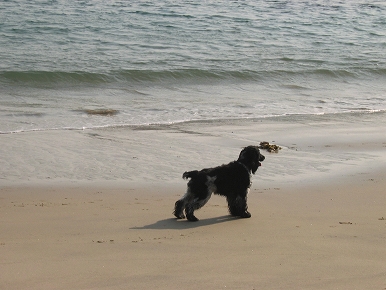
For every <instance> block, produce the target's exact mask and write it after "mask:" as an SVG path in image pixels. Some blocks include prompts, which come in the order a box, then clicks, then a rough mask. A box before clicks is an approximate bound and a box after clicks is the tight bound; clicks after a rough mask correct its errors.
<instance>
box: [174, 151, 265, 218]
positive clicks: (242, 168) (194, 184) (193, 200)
mask: <svg viewBox="0 0 386 290" xmlns="http://www.w3.org/2000/svg"><path fill="white" fill-rule="evenodd" d="M264 159H265V157H264V156H263V155H262V154H260V151H259V149H258V147H257V146H248V147H245V148H244V149H243V150H242V151H241V152H240V155H239V159H237V161H233V162H231V163H229V164H225V165H221V166H218V167H214V168H206V169H202V170H200V171H198V170H194V171H188V172H185V173H184V174H183V175H182V177H183V178H185V179H188V178H190V180H189V182H188V188H187V191H186V194H185V195H184V196H183V197H182V198H181V199H180V200H177V201H176V203H175V207H174V212H173V214H174V215H175V216H176V217H177V218H178V219H183V218H185V215H184V211H185V214H186V218H187V219H188V220H189V221H198V218H196V217H195V216H194V211H195V210H197V209H199V208H201V207H203V206H204V205H205V204H206V203H207V202H208V200H209V198H210V197H211V195H212V193H215V194H219V195H222V196H225V197H226V198H227V201H228V208H229V212H230V214H231V215H233V216H239V217H242V218H249V217H251V214H250V213H249V212H248V206H247V194H248V191H249V188H250V187H251V176H252V174H255V172H256V170H257V168H259V166H261V163H260V162H262V161H263V160H264Z"/></svg>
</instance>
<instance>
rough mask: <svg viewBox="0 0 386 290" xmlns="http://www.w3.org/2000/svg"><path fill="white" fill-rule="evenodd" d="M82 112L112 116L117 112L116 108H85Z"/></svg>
mask: <svg viewBox="0 0 386 290" xmlns="http://www.w3.org/2000/svg"><path fill="white" fill-rule="evenodd" d="M82 112H85V113H87V114H88V115H101V116H114V115H116V114H118V113H119V111H118V110H114V109H85V110H82Z"/></svg>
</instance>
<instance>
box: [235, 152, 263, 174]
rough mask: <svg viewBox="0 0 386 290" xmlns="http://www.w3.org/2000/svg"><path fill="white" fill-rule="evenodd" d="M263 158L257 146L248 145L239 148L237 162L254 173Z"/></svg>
mask: <svg viewBox="0 0 386 290" xmlns="http://www.w3.org/2000/svg"><path fill="white" fill-rule="evenodd" d="M264 159H265V157H264V155H263V154H260V150H259V148H258V147H257V146H248V147H245V148H244V149H243V150H241V152H240V155H239V159H238V160H237V161H238V162H241V163H243V164H244V165H245V166H246V167H247V168H248V169H249V170H251V172H252V173H253V174H255V172H256V170H257V168H259V166H261V163H260V162H263V161H264Z"/></svg>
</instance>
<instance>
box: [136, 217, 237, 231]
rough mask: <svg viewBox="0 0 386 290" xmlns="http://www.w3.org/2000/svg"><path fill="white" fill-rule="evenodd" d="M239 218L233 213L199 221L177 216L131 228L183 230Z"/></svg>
mask: <svg viewBox="0 0 386 290" xmlns="http://www.w3.org/2000/svg"><path fill="white" fill-rule="evenodd" d="M237 219H239V218H237V217H233V216H231V215H225V216H220V217H213V218H208V219H200V220H199V221H197V222H190V221H187V220H186V219H183V220H178V219H176V218H168V219H163V220H159V221H157V222H155V223H153V224H149V225H144V226H142V227H141V226H137V227H132V228H130V229H132V230H146V229H153V230H182V229H191V228H198V227H205V226H210V225H215V224H220V223H224V222H231V221H234V220H237Z"/></svg>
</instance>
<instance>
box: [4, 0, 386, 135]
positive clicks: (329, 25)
mask: <svg viewBox="0 0 386 290" xmlns="http://www.w3.org/2000/svg"><path fill="white" fill-rule="evenodd" d="M385 111H386V2H385V1H377V0H374V1H370V0H350V1H335V0H331V1H329V0H323V1H319V0H309V1H308V0H303V1H301V0H286V1H285V0H276V1H274V0H272V1H268V0H264V1H263V0H254V1H248V0H246V1H228V0H227V1H222V0H219V1H188V0H186V1H142V0H141V1H140V0H132V1H113V0H111V1H105V0H103V1H102V0H90V1H64V0H57V1H54V0H51V1H39V0H37V1H24V0H14V1H1V2H0V133H2V134H8V133H20V132H26V131H44V130H83V129H85V128H103V127H107V128H108V127H116V126H148V125H150V124H170V123H177V122H186V121H192V120H229V119H259V118H269V117H275V116H292V115H293V116H299V115H315V116H316V115H321V114H324V115H328V114H331V115H333V116H335V117H336V116H337V115H341V116H343V118H344V116H345V114H349V113H353V112H355V113H358V114H359V116H360V115H361V114H372V113H374V112H381V113H382V112H385Z"/></svg>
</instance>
